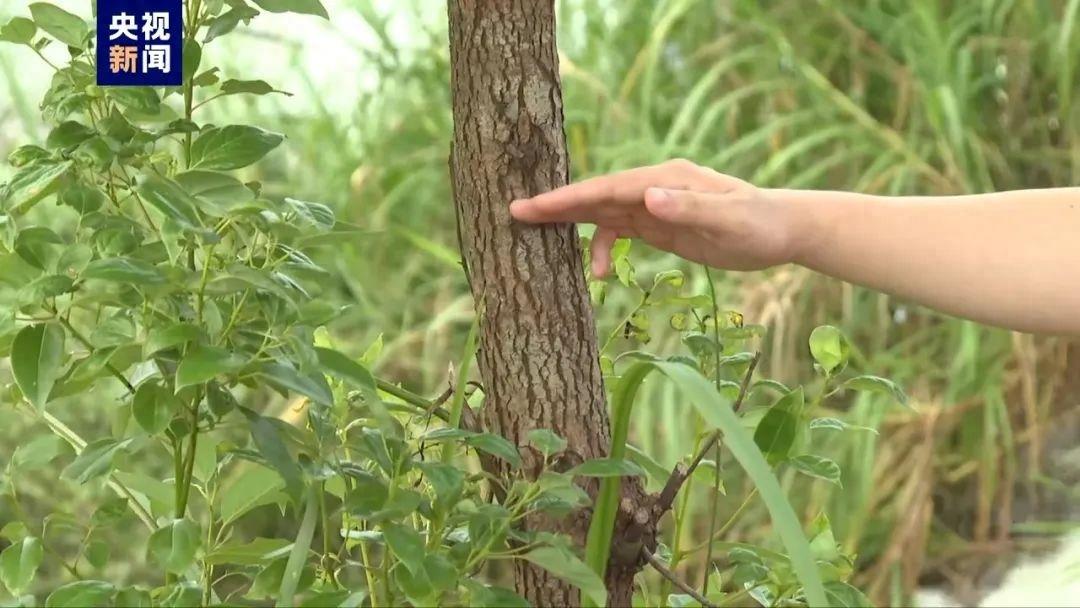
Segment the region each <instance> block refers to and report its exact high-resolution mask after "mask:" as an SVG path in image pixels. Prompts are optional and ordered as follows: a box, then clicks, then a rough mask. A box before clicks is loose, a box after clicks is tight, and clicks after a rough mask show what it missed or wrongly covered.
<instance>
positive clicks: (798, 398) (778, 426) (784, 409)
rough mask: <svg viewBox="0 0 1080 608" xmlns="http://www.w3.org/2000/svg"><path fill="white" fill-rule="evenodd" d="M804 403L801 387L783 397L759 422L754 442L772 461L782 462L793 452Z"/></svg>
mask: <svg viewBox="0 0 1080 608" xmlns="http://www.w3.org/2000/svg"><path fill="white" fill-rule="evenodd" d="M804 403H805V401H804V397H803V390H802V387H799V388H797V389H795V390H793V391H791V392H790V393H788V394H787V395H784V396H783V397H781V398H780V400H779V401H777V402H776V403H775V404H774V405H773V406H772V407H770V408H769V411H768V412H766V413H765V416H764V417H762V419H761V421H760V422H758V426H757V429H756V430H755V431H754V442H755V443H757V446H758V448H759V449H760V450H761V452H762V453H763V454H765V456H766V457H767V458H768V460H769V462H770V463H772V464H776V463H778V462H782V461H784V460H786V459H787V457H788V456H789V455H790V454H791V449H792V448H793V447H794V446H795V443H796V439H797V438H798V434H799V424H800V423H801V422H800V421H801V420H802V411H803V407H804Z"/></svg>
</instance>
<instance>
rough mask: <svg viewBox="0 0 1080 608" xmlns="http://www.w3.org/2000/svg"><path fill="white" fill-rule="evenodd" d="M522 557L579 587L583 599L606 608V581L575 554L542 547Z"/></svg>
mask: <svg viewBox="0 0 1080 608" xmlns="http://www.w3.org/2000/svg"><path fill="white" fill-rule="evenodd" d="M522 557H523V558H524V559H526V560H528V561H530V562H532V563H534V564H536V565H537V566H540V567H541V568H543V569H544V570H547V571H548V572H550V573H552V574H554V575H555V576H557V577H559V578H561V579H563V580H564V581H566V582H568V583H570V584H571V585H573V586H575V587H577V588H578V589H580V590H581V595H582V597H587V598H588V599H589V600H590V601H592V602H594V603H595V604H596V605H597V606H604V605H605V603H606V602H607V588H606V587H605V586H604V581H603V580H602V579H601V578H600V577H599V576H597V574H596V573H595V572H593V570H592V568H590V567H589V566H588V564H586V563H585V562H583V561H581V560H580V559H579V558H578V557H577V556H576V555H574V554H573V553H571V552H569V551H567V550H565V549H559V548H555V547H540V548H537V549H533V550H532V551H529V552H528V553H526V554H525V555H523V556H522Z"/></svg>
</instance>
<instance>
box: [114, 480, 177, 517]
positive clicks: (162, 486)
mask: <svg viewBox="0 0 1080 608" xmlns="http://www.w3.org/2000/svg"><path fill="white" fill-rule="evenodd" d="M113 477H115V478H116V479H117V480H118V481H119V482H120V483H122V484H124V485H125V486H127V487H128V488H131V489H132V490H134V491H135V492H138V493H139V494H142V495H143V496H145V497H146V499H147V500H148V501H149V503H150V509H151V511H153V512H154V513H156V514H165V513H168V514H169V516H172V515H173V514H174V509H175V507H176V492H175V485H174V484H173V483H166V482H164V481H161V480H160V479H155V478H153V477H150V476H149V475H147V474H145V473H140V472H128V471H114V472H113ZM125 509H126V506H125Z"/></svg>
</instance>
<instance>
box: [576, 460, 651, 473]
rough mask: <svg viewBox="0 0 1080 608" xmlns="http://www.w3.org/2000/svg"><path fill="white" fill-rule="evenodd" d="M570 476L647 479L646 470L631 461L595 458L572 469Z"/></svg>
mask: <svg viewBox="0 0 1080 608" xmlns="http://www.w3.org/2000/svg"><path fill="white" fill-rule="evenodd" d="M569 474H570V475H581V476H583V477H645V470H644V469H642V468H641V467H639V466H638V465H637V464H635V463H634V462H632V461H629V460H622V459H615V458H594V459H592V460H586V461H585V462H583V463H581V464H579V465H578V466H576V467H574V468H572V469H570V471H569Z"/></svg>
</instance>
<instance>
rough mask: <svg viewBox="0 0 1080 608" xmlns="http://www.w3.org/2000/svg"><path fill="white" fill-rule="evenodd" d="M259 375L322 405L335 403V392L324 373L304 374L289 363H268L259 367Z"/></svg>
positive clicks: (271, 382)
mask: <svg viewBox="0 0 1080 608" xmlns="http://www.w3.org/2000/svg"><path fill="white" fill-rule="evenodd" d="M258 375H259V377H261V378H262V379H263V380H264V381H265V382H266V383H268V384H270V385H271V386H276V387H278V388H280V389H281V390H283V391H286V392H290V393H297V394H300V395H303V396H305V397H307V398H308V399H311V400H312V401H314V402H315V403H319V404H322V405H333V404H334V393H333V392H332V391H331V390H330V385H328V384H327V383H326V377H325V376H323V375H322V374H319V373H315V374H303V373H300V372H299V371H297V370H296V369H295V368H293V367H290V366H288V365H282V364H280V363H267V364H264V365H263V366H262V367H261V368H259V372H258Z"/></svg>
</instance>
